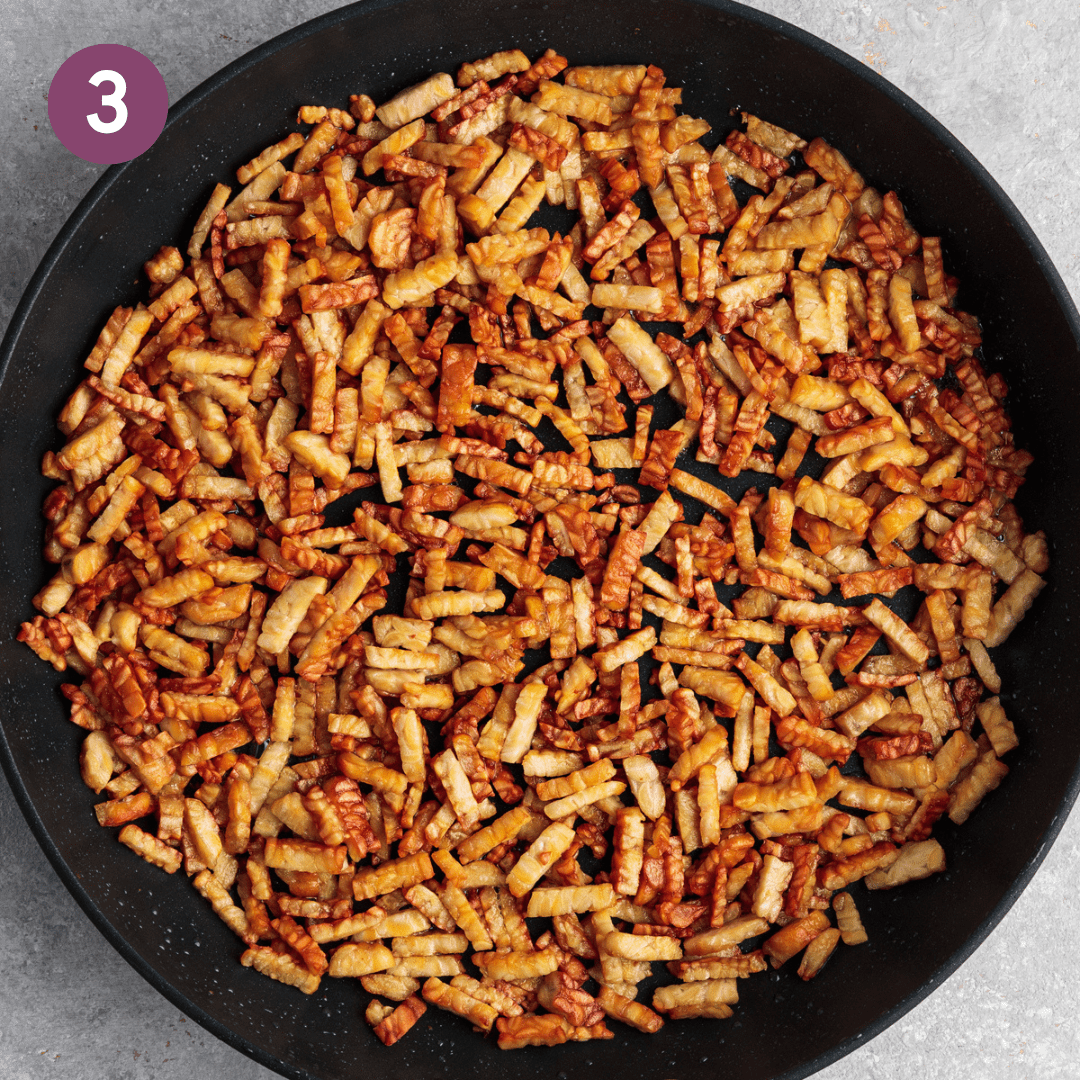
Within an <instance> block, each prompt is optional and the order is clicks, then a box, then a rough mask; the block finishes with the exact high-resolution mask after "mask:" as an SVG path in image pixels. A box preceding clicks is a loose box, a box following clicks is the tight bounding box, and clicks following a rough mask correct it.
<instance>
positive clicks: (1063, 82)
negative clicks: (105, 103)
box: [0, 0, 1080, 1080]
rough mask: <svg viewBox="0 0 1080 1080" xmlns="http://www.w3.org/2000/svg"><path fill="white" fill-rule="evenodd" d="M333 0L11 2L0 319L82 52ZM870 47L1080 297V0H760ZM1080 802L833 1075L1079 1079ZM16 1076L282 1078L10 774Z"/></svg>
mask: <svg viewBox="0 0 1080 1080" xmlns="http://www.w3.org/2000/svg"><path fill="white" fill-rule="evenodd" d="M337 6H339V5H337V4H335V3H332V2H327V0H292V2H289V3H286V2H284V0H248V2H247V3H243V4H221V3H217V2H214V0H181V2H174V3H173V4H170V5H168V6H166V5H163V4H162V5H158V4H153V3H147V2H145V0H95V2H94V3H92V4H84V3H81V2H79V0H30V2H29V3H28V2H26V0H0V27H2V29H0V102H3V106H2V107H0V146H2V147H3V148H4V152H3V154H2V155H0V190H2V191H3V198H2V199H0V236H3V237H4V238H5V242H4V255H5V260H4V262H5V270H4V272H3V274H2V275H0V328H3V327H5V326H6V325H7V321H8V319H9V318H10V316H11V313H12V311H13V309H14V306H15V304H16V303H17V301H18V298H19V296H20V295H21V292H22V290H23V288H24V286H25V284H26V282H27V281H28V279H29V277H30V275H31V274H32V272H33V270H34V268H35V266H36V265H37V263H38V261H39V259H40V258H41V256H42V255H43V253H44V252H45V249H46V247H47V246H48V244H49V242H50V241H51V240H52V238H53V236H54V235H55V234H56V232H57V231H58V229H59V228H60V226H61V225H62V223H63V222H64V220H65V219H66V217H67V216H68V214H69V213H70V212H71V211H72V210H73V209H74V208H75V206H76V205H77V203H78V201H79V199H80V198H81V197H82V196H83V194H84V193H85V192H86V191H87V190H88V188H89V187H90V185H91V184H92V183H93V181H94V180H95V178H96V177H97V176H98V175H99V174H100V171H101V169H100V167H98V166H93V165H88V164H85V163H83V162H81V161H79V160H78V159H76V158H74V157H72V156H71V155H70V154H68V153H67V151H65V150H64V149H63V147H62V146H61V145H60V144H59V143H58V142H57V141H56V139H55V137H54V136H53V134H52V131H51V129H50V128H49V124H48V118H47V115H46V101H45V92H46V90H47V88H48V85H49V82H50V80H51V78H52V75H53V73H54V72H55V71H56V69H57V68H58V67H59V65H60V64H61V63H62V62H63V60H64V59H66V58H67V57H68V56H69V55H71V54H72V53H73V52H75V51H76V50H78V49H80V48H83V47H84V46H87V45H92V44H97V43H101V42H121V43H123V44H127V45H130V46H132V47H134V48H137V49H139V50H141V51H142V52H144V53H145V54H146V55H148V56H149V57H151V58H152V59H153V60H154V61H155V63H157V65H158V67H159V68H160V69H161V72H162V74H163V75H164V77H165V81H166V83H167V85H168V87H169V92H170V99H171V100H172V101H176V100H178V99H179V98H180V97H181V96H182V95H183V94H184V93H186V92H187V91H188V90H189V89H191V88H192V87H194V86H195V85H196V84H198V83H199V82H200V81H202V80H203V79H204V78H205V77H207V76H208V75H210V74H212V73H213V72H214V71H216V70H217V69H218V68H220V67H221V66H222V65H224V64H226V63H228V62H229V61H231V60H233V59H234V58H236V57H237V56H240V55H241V54H243V53H244V52H246V51H247V50H248V49H250V48H252V47H254V46H256V45H258V44H260V43H261V42H262V41H264V40H266V39H267V38H269V37H272V36H274V35H275V34H276V33H278V32H279V31H281V30H283V29H286V28H288V27H290V26H294V25H296V24H298V23H301V22H303V21H305V20H307V19H310V18H313V17H315V16H317V15H320V14H322V13H324V12H326V11H329V10H332V9H333V8H335V7H337ZM750 6H751V7H753V8H757V9H759V10H762V11H767V12H769V13H770V14H772V15H776V16H778V17H780V18H783V19H787V20H788V21H790V22H793V23H795V24H796V25H798V26H800V27H802V28H803V29H805V30H808V31H809V32H811V33H813V34H816V35H817V36H819V37H821V38H824V39H825V40H826V41H829V42H831V43H832V44H834V45H836V46H838V47H839V48H840V49H843V50H844V51H846V52H847V53H849V54H850V55H852V56H854V57H856V58H857V59H859V60H860V61H862V62H864V63H866V64H868V65H871V66H872V67H874V68H875V69H876V70H877V71H879V72H880V73H881V74H882V75H883V76H884V77H885V78H887V79H889V80H890V81H891V82H893V83H894V84H896V85H897V86H899V87H900V88H901V89H903V90H904V91H906V92H907V93H908V94H910V95H911V96H912V97H913V98H915V100H916V101H918V102H919V103H920V104H922V105H923V106H924V107H925V108H927V109H928V110H929V111H930V112H931V113H932V114H933V115H934V116H936V117H937V118H938V119H939V120H940V121H941V122H942V123H944V125H945V126H946V127H948V128H949V129H950V130H951V131H952V132H953V133H954V134H955V135H956V136H957V137H958V138H959V139H960V140H961V142H963V143H964V144H965V145H966V146H968V147H969V148H970V149H971V150H972V152H973V153H974V154H975V155H976V157H978V158H979V159H980V160H981V161H982V163H983V164H984V165H985V166H986V167H987V168H988V169H989V171H990V172H991V174H992V175H993V176H994V177H995V178H996V179H997V180H998V181H999V182H1000V183H1001V185H1002V186H1003V187H1004V189H1005V190H1006V191H1007V192H1008V194H1009V195H1010V196H1011V197H1012V199H1013V200H1014V201H1015V202H1016V204H1017V205H1018V207H1019V208H1020V210H1021V212H1022V213H1023V214H1024V215H1025V216H1026V218H1027V220H1028V221H1029V222H1030V224H1031V225H1032V227H1033V228H1034V230H1035V232H1036V233H1037V234H1038V236H1039V237H1040V239H1041V240H1042V243H1043V244H1044V245H1045V247H1046V249H1047V251H1048V252H1049V254H1050V256H1051V258H1052V259H1053V261H1054V263H1055V264H1056V265H1057V267H1058V270H1059V271H1060V273H1061V275H1062V277H1063V278H1064V280H1065V283H1066V286H1067V287H1068V288H1069V290H1070V292H1071V294H1072V296H1073V297H1074V299H1076V300H1080V224H1078V223H1080V155H1078V150H1080V74H1078V72H1080V32H1078V30H1080V3H1077V2H1076V0H944V2H940V3H939V2H937V0H926V2H920V3H907V2H904V0H875V2H868V0H754V2H752V3H751V4H750ZM1078 855H1080V814H1078V813H1074V814H1073V815H1072V818H1071V819H1070V820H1069V822H1068V823H1067V824H1066V826H1065V828H1064V830H1063V831H1062V833H1061V836H1060V838H1059V839H1058V841H1057V843H1056V845H1055V846H1054V848H1053V849H1052V851H1051V852H1050V854H1049V856H1048V857H1047V859H1046V861H1045V863H1044V864H1043V866H1042V868H1041V869H1040V870H1039V872H1038V874H1037V875H1036V877H1035V879H1034V881H1033V882H1032V884H1031V885H1030V886H1029V888H1028V889H1027V891H1026V892H1025V893H1024V895H1023V896H1022V897H1021V899H1020V900H1019V902H1018V903H1017V904H1016V905H1015V907H1014V908H1013V909H1012V911H1011V912H1010V913H1009V915H1008V916H1007V917H1006V918H1005V919H1004V920H1003V921H1002V923H1001V924H1000V925H999V926H998V928H997V929H996V930H995V931H994V932H993V934H991V936H990V937H989V939H988V940H987V941H986V942H985V943H984V944H983V946H982V947H981V948H980V949H979V950H978V951H977V952H976V953H975V955H974V956H973V957H972V958H971V959H970V960H968V961H967V963H965V964H964V965H963V966H962V967H961V968H960V969H959V970H958V971H957V972H956V973H955V974H954V975H953V976H952V977H951V978H950V979H949V980H948V981H947V982H946V983H944V984H943V985H942V986H941V987H940V988H939V989H938V990H937V991H936V992H935V993H934V994H933V995H931V996H930V998H928V999H927V1000H926V1001H925V1002H923V1004H921V1005H920V1006H918V1007H917V1008H915V1009H914V1010H913V1011H912V1012H910V1013H909V1014H908V1015H907V1016H905V1017H904V1018H903V1019H902V1020H900V1021H899V1022H898V1023H897V1024H895V1025H894V1026H893V1027H892V1028H890V1029H889V1030H888V1031H886V1032H885V1033H884V1034H882V1035H880V1036H879V1037H878V1038H876V1039H874V1040H872V1041H871V1042H869V1043H868V1044H867V1045H865V1046H863V1047H861V1048H860V1049H859V1050H857V1051H856V1052H855V1053H853V1054H851V1055H850V1056H848V1057H847V1058H845V1059H844V1060H842V1061H840V1062H838V1063H836V1064H834V1065H832V1066H831V1067H829V1068H827V1069H825V1070H824V1071H822V1072H821V1073H819V1074H818V1077H819V1080H856V1078H858V1080H886V1078H889V1080H894V1078H895V1080H905V1078H908V1077H920V1078H922V1080H945V1078H950V1080H998V1078H1007V1080H1036V1078H1038V1080H1058V1078H1060V1080H1069V1078H1074V1077H1077V1076H1080V1026H1078V1017H1077V1007H1078V999H1080V974H1078V970H1077V965H1078V962H1080V920H1078V919H1077V914H1078V905H1077V901H1076V887H1075V880H1076V866H1077V859H1078ZM0 871H2V872H0V1080H42V1078H46V1077H48V1078H50V1080H52V1078H63V1080H90V1078H98V1077H103V1076H108V1077H111V1078H114V1080H127V1078H138V1080H151V1078H152V1080H181V1078H183V1080H188V1078H191V1077H197V1078H201V1077H210V1076H223V1075H228V1076H229V1077H231V1078H233V1080H268V1078H269V1077H270V1076H272V1075H273V1074H272V1073H270V1072H268V1071H267V1070H266V1069H264V1068H262V1067H261V1066H259V1065H256V1064H255V1063H254V1062H252V1061H249V1060H248V1059H247V1058H245V1057H244V1056H243V1055H241V1054H239V1053H237V1052H236V1051H234V1050H232V1049H231V1048H230V1047H228V1046H226V1045H225V1044H224V1043H221V1042H219V1041H218V1040H217V1039H215V1038H214V1037H213V1036H212V1035H209V1034H207V1033H206V1032H204V1031H203V1030H202V1029H201V1028H200V1027H198V1025H196V1024H195V1023H193V1022H192V1021H190V1020H188V1019H187V1018H185V1017H184V1016H183V1015H182V1014H181V1013H180V1012H179V1011H178V1010H177V1009H175V1008H174V1007H173V1006H172V1005H171V1004H170V1003H169V1002H167V1001H166V1000H165V999H164V998H162V997H160V996H159V995H158V994H157V993H156V992H155V991H154V990H152V989H151V988H150V987H149V986H148V985H147V984H146V983H145V982H144V981H143V980H142V979H141V978H140V977H139V976H138V975H136V974H135V973H134V972H133V971H132V970H131V969H130V968H128V967H127V965H126V964H125V963H124V962H123V961H122V960H121V959H120V957H119V956H118V955H117V954H116V953H115V952H114V951H113V950H112V948H111V947H110V946H109V945H108V944H107V943H106V942H105V940H104V939H103V938H102V937H101V936H100V935H99V934H98V933H97V931H96V930H95V929H94V928H93V926H92V925H91V924H90V923H89V921H88V920H87V919H86V918H85V916H84V915H83V914H82V912H81V911H80V910H79V908H78V907H77V906H76V905H75V903H74V901H73V900H72V899H71V898H70V896H69V895H68V894H67V893H66V891H64V889H63V888H62V886H61V885H60V883H59V881H58V879H57V878H56V877H55V875H54V874H53V872H52V870H51V868H50V866H49V864H48V863H47V862H46V860H45V858H44V856H43V855H42V853H41V851H40V850H39V848H38V846H37V843H36V841H35V840H34V838H33V836H32V835H31V833H30V831H29V829H28V828H27V826H26V824H25V822H24V821H23V818H22V816H21V814H20V813H19V810H18V808H17V807H16V805H15V802H14V800H13V798H12V796H11V793H10V791H9V790H8V788H7V785H6V783H4V782H3V781H2V780H0Z"/></svg>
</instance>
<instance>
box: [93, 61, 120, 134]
mask: <svg viewBox="0 0 1080 1080" xmlns="http://www.w3.org/2000/svg"><path fill="white" fill-rule="evenodd" d="M89 81H90V85H91V86H100V85H101V84H102V83H103V82H109V83H112V88H113V92H112V93H111V94H102V95H101V104H102V105H107V106H108V107H109V108H111V109H112V110H113V112H114V113H115V114H116V115H115V116H114V117H113V118H112V119H111V120H102V119H101V117H100V116H98V114H97V113H96V112H95V113H88V114H87V116H86V122H87V123H88V124H89V125H90V126H91V127H92V128H93V129H94V130H95V131H97V132H100V133H101V134H102V135H113V134H115V133H116V132H117V131H119V130H120V129H121V128H122V127H123V126H124V125H125V124H126V123H127V119H128V110H127V106H126V105H125V104H124V95H125V94H126V93H127V83H126V82H125V80H124V76H123V75H121V74H120V72H119V71H110V70H109V69H108V68H105V69H103V70H101V71H95V72H94V74H93V75H91V76H90V80H89Z"/></svg>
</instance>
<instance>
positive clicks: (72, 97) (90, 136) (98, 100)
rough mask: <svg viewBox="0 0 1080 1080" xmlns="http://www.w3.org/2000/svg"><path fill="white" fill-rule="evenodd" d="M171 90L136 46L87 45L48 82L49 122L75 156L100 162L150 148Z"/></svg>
mask: <svg viewBox="0 0 1080 1080" xmlns="http://www.w3.org/2000/svg"><path fill="white" fill-rule="evenodd" d="M168 111H169V91H168V89H167V88H166V86H165V80H164V79H163V78H162V77H161V72H160V71H158V69H157V68H156V67H155V66H154V63H153V61H152V60H149V59H147V57H145V56H143V54H142V53H141V52H139V51H138V50H137V49H129V48H128V47H127V46H126V45H91V46H90V47H89V48H87V49H80V50H79V51H78V52H77V53H75V55H74V56H69V57H68V58H67V60H65V61H64V62H63V63H62V64H61V65H60V70H59V71H58V72H57V73H56V74H55V75H54V76H53V81H52V85H51V86H50V87H49V123H50V124H52V129H53V131H54V132H55V133H56V137H57V138H58V139H59V140H60V141H61V142H62V143H63V144H64V145H65V146H66V147H67V148H68V149H69V150H70V151H71V152H72V153H73V154H75V155H76V156H77V157H81V158H82V159H83V160H84V161H93V162H95V163H96V164H99V165H115V164H117V163H118V162H121V161H130V160H131V159H132V158H136V157H138V156H139V155H140V154H141V153H143V152H144V151H146V150H149V149H150V147H151V146H153V145H154V142H155V140H156V139H157V137H158V136H159V135H160V134H161V129H162V128H163V127H164V126H165V117H166V115H167V114H168Z"/></svg>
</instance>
